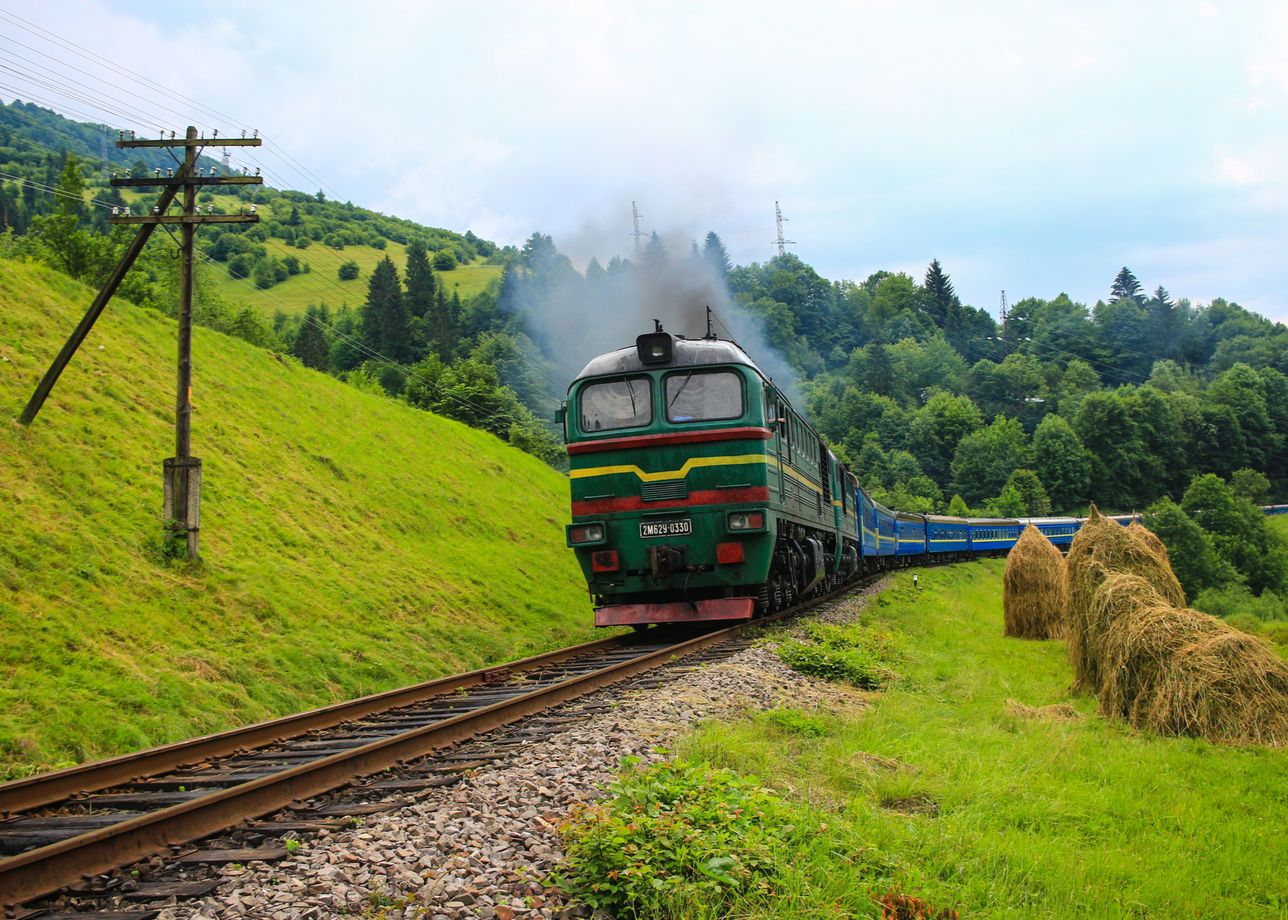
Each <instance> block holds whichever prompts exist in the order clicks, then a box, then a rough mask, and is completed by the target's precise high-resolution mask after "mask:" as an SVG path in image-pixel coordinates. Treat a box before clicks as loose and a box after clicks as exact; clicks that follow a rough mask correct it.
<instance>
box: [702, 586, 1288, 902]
mask: <svg viewBox="0 0 1288 920" xmlns="http://www.w3.org/2000/svg"><path fill="white" fill-rule="evenodd" d="M1002 567H1003V564H1002V562H1001V561H1000V560H996V561H989V562H984V563H971V564H966V565H962V566H955V567H952V568H943V569H934V570H930V571H927V572H923V573H921V578H920V581H921V585H922V590H920V591H916V592H914V591H913V590H912V589H911V587H910V576H908V575H900V576H898V579H897V582H896V587H895V588H894V589H892V590H889V591H887V592H885V593H884V594H883V595H881V596H880V598H879V599H877V601H876V602H875V603H874V604H873V605H872V606H871V607H870V608H868V610H867V611H866V612H865V614H864V617H863V619H864V623H865V624H867V625H870V626H875V627H878V628H879V629H881V630H888V631H895V632H896V633H897V634H899V635H900V637H901V639H900V645H901V647H902V648H903V649H904V652H905V654H906V660H905V661H904V662H903V664H902V670H903V672H904V676H903V679H902V681H900V682H899V683H897V684H896V685H895V686H893V687H892V688H891V689H889V690H887V691H885V692H883V693H881V694H879V695H877V696H874V698H873V707H872V708H871V709H870V710H868V711H864V712H860V713H856V714H853V715H852V716H851V717H848V718H841V719H828V720H826V721H820V722H817V723H815V724H821V725H824V726H826V728H827V729H828V730H827V733H826V734H823V735H822V736H821V737H812V735H813V734H815V733H814V732H809V733H802V732H798V731H793V730H791V729H790V727H789V726H787V725H786V724H785V722H784V720H782V719H773V718H767V717H760V718H756V719H751V720H748V721H746V722H744V723H742V724H738V725H734V726H729V725H720V726H710V727H708V728H706V729H705V730H702V731H700V732H698V733H697V734H696V735H695V736H694V737H692V738H691V739H690V740H689V741H688V742H687V743H686V744H685V745H683V747H682V749H681V751H680V752H679V753H680V754H681V755H682V756H688V757H695V758H698V759H700V760H703V761H706V762H708V763H710V764H712V765H715V766H719V767H731V768H733V769H734V770H736V771H737V772H739V773H741V774H754V775H757V776H759V777H760V778H761V779H762V780H763V781H765V782H767V783H768V784H769V785H771V786H772V787H774V788H776V789H778V790H780V791H781V792H783V793H784V794H785V795H786V796H787V797H788V798H789V799H792V800H796V801H805V802H810V803H814V804H816V805H819V806H820V807H821V814H816V817H815V820H817V821H822V822H826V823H827V825H828V827H829V830H827V831H825V832H820V833H821V834H823V835H824V837H825V839H828V840H831V841H833V842H834V845H833V846H831V847H820V846H812V847H811V848H807V849H802V850H801V851H800V852H799V853H797V854H785V858H786V859H787V860H788V861H789V864H790V866H791V868H790V869H788V870H787V872H788V876H789V877H788V880H787V882H786V885H785V886H784V887H783V888H782V889H781V890H780V891H779V893H778V895H777V896H776V897H775V898H774V899H773V900H772V902H770V904H771V905H772V906H766V907H764V908H757V909H755V910H752V911H749V912H748V913H746V914H739V916H749V917H750V916H765V917H768V916H773V917H779V918H786V917H801V918H805V917H821V916H829V917H830V916H837V917H839V916H877V915H878V914H879V909H878V908H877V907H876V906H875V903H874V902H873V900H872V898H873V897H874V896H878V895H880V894H882V893H884V892H886V891H888V890H889V889H890V888H891V887H893V886H896V885H899V886H902V889H903V890H904V891H905V892H908V893H909V894H913V895H917V896H919V897H922V898H924V899H925V900H926V901H928V902H929V903H930V904H933V905H934V906H935V907H937V908H939V907H952V908H955V909H957V910H959V911H960V915H961V916H962V917H963V918H965V917H970V918H972V920H974V918H986V917H1025V918H1031V917H1049V918H1068V917H1104V918H1125V917H1160V918H1161V917H1213V918H1216V917H1220V918H1245V917H1246V918H1265V917H1285V916H1288V883H1286V879H1288V876H1285V871H1284V867H1285V866H1288V837H1286V836H1285V835H1284V833H1283V829H1282V824H1283V816H1284V814H1285V813H1286V810H1288V793H1286V792H1285V790H1288V750H1272V749H1262V748H1242V749H1239V748H1228V747H1222V746H1218V745H1214V744H1209V743H1207V742H1203V741H1198V740H1193V739H1176V738H1160V737H1151V736H1146V735H1142V734H1140V733H1138V732H1135V731H1133V730H1131V729H1130V728H1129V727H1127V726H1126V725H1124V724H1123V723H1120V722H1111V721H1106V720H1104V719H1102V718H1101V717H1100V716H1098V715H1097V714H1096V707H1095V702H1094V700H1093V699H1091V698H1090V697H1072V698H1071V697H1069V695H1068V693H1067V690H1068V687H1069V685H1070V683H1071V674H1070V671H1069V666H1068V662H1067V659H1066V653H1065V644H1064V642H1063V641H1059V640H1051V641H1042V642H1035V641H1025V640H1019V639H1008V638H1005V637H1004V636H1003V634H1002V610H1001V576H1002ZM1012 701H1016V702H1018V703H1019V704H1022V705H1023V706H1025V707H1032V708H1036V707H1046V706H1050V705H1052V704H1060V703H1064V704H1071V705H1069V706H1068V707H1067V708H1068V709H1071V710H1072V711H1073V712H1075V713H1076V717H1075V718H1073V719H1071V720H1063V719H1061V718H1059V717H1058V714H1057V713H1050V714H1045V715H1044V714H1041V713H1038V714H1032V713H1031V712H1030V713H1029V714H1027V715H1026V714H1025V713H1026V710H1025V709H1023V708H1021V707H1017V706H1015V705H1014V704H1013V703H1012Z"/></svg>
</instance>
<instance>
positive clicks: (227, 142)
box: [116, 137, 264, 147]
mask: <svg viewBox="0 0 1288 920" xmlns="http://www.w3.org/2000/svg"><path fill="white" fill-rule="evenodd" d="M263 143H264V142H263V140H261V139H260V138H258V137H186V138H185V137H176V138H172V139H170V140H166V139H165V138H162V139H160V140H149V141H117V142H116V146H118V147H258V146H260V145H261V144H263Z"/></svg>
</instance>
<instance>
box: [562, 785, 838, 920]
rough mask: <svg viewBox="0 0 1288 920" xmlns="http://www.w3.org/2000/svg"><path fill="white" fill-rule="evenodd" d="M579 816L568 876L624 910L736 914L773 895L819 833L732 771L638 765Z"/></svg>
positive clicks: (568, 882) (624, 913) (585, 897)
mask: <svg viewBox="0 0 1288 920" xmlns="http://www.w3.org/2000/svg"><path fill="white" fill-rule="evenodd" d="M609 791H610V794H611V796H612V797H611V798H610V799H609V800H608V801H606V802H603V803H600V804H598V805H595V806H593V807H591V808H588V809H585V810H582V811H580V812H578V813H577V814H575V815H574V817H573V820H572V822H571V823H570V824H568V825H565V826H564V828H563V829H562V830H563V834H564V837H565V840H566V841H567V843H568V847H567V856H566V858H565V861H564V867H563V873H565V874H564V875H563V876H562V877H560V878H559V879H558V881H559V883H560V884H561V885H563V886H564V887H566V888H568V889H569V891H570V892H571V893H572V894H573V895H575V896H576V897H578V898H580V899H581V900H582V901H584V902H586V903H587V904H589V905H590V906H591V907H594V908H596V909H598V910H602V911H606V912H608V913H610V914H612V915H614V916H618V917H642V916H683V917H696V916H713V917H723V916H730V915H732V914H733V913H735V911H733V910H732V908H733V907H734V905H736V904H739V903H741V902H745V901H747V900H755V901H765V900H768V898H769V897H771V896H772V895H773V894H774V893H775V892H776V891H777V889H778V887H779V885H780V883H781V882H782V881H783V878H784V875H783V873H784V872H785V871H788V870H790V868H791V866H792V864H793V862H794V860H793V859H792V858H791V853H792V851H793V850H796V849H799V848H801V847H803V846H805V845H806V844H807V843H808V842H809V841H810V840H811V839H812V838H814V836H815V834H816V828H815V827H814V826H813V824H812V821H811V820H810V819H809V816H808V815H806V814H803V813H800V812H799V811H797V810H796V809H794V808H792V807H791V806H790V805H788V804H787V803H785V802H783V801H782V800H781V799H779V798H778V797H777V796H776V795H774V793H772V792H770V791H769V790H768V789H765V788H763V787H761V786H759V785H758V784H756V783H754V782H752V781H751V780H748V779H744V778H742V777H739V776H737V775H736V774H734V773H732V772H731V771H729V770H713V769H710V768H708V767H705V766H701V765H697V764H691V763H675V764H672V763H663V764H658V765H656V766H654V767H651V768H649V769H646V770H630V771H628V772H627V773H625V774H624V775H623V776H622V778H621V779H619V780H618V782H617V783H616V784H615V785H614V786H613V787H612V788H611V789H610V790H609Z"/></svg>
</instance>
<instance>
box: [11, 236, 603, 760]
mask: <svg viewBox="0 0 1288 920" xmlns="http://www.w3.org/2000/svg"><path fill="white" fill-rule="evenodd" d="M92 296H93V292H92V291H91V290H89V289H88V288H85V287H83V286H81V285H79V284H76V283H74V282H71V281H69V280H68V279H67V278H65V277H64V276H62V275H59V274H57V273H55V272H52V271H49V270H47V269H45V268H43V267H39V266H33V265H26V264H18V263H14V262H10V261H5V260H0V300H2V301H3V302H4V304H5V308H4V310H2V311H0V675H3V679H2V680H0V777H4V776H13V775H18V774H21V773H24V772H30V771H33V770H36V769H43V768H49V767H53V766H56V765H59V764H64V763H67V762H71V761H80V760H85V759H90V758H96V757H100V756H104V755H109V754H113V753H118V752H121V751H124V750H128V749H132V748H139V747H144V746H148V745H154V744H160V743H163V742H167V741H172V740H176V739H179V738H183V737H188V736H191V735H193V734H197V733H201V732H208V731H213V730H217V729H220V728H224V727H227V726H230V725H233V724H240V723H245V722H248V721H253V720H258V719H263V718H266V717H269V716H273V715H277V714H282V713H286V712H291V711H295V710H299V709H301V708H304V707H308V706H314V705H320V704H324V703H327V702H330V701H333V700H337V699H342V698H348V697H351V696H355V695H358V694H362V693H369V692H373V691H376V690H380V689H383V688H387V687H391V686H396V685H401V684H404V683H409V682H413V681H419V680H424V679H427V678H430V677H433V676H435V675H441V674H445V673H450V672H453V671H457V670H460V669H464V668H470V667H474V666H477V665H480V664H483V663H485V662H489V661H496V660H501V659H504V658H508V657H511V656H514V655H517V654H521V653H524V652H528V651H531V650H534V649H537V648H545V647H551V646H555V645H557V644H562V643H565V642H568V641H572V640H578V639H583V638H586V637H588V636H589V635H590V633H591V629H590V627H588V625H587V624H588V623H589V621H590V617H589V605H588V603H587V600H586V594H585V589H584V585H583V583H582V582H581V579H580V575H579V573H578V571H577V569H576V566H575V565H574V563H573V559H572V556H571V554H570V553H569V552H568V551H567V550H566V549H565V548H564V535H563V522H564V521H565V520H566V515H567V510H566V504H567V484H566V480H565V479H564V478H563V477H562V476H561V475H560V474H558V473H556V472H554V471H552V470H551V469H550V468H549V467H547V466H545V465H544V464H542V463H541V462H540V461H538V460H536V459H534V458H533V457H530V456H528V455H526V454H523V453H520V452H519V451H516V450H513V449H510V448H508V447H506V446H505V445H503V444H502V443H501V442H500V441H498V440H496V439H495V438H494V437H492V436H491V435H488V434H485V433H482V432H479V431H476V430H473V429H470V428H467V427H465V426H463V425H460V424H457V423H455V422H451V421H448V420H444V419H441V418H438V417H436V416H433V415H430V414H428V413H425V412H420V411H417V410H414V409H411V408H409V407H407V406H405V405H403V404H400V403H397V402H394V401H392V400H388V399H382V398H378V397H373V396H370V395H366V394H363V393H361V392H358V391H357V390H355V389H353V388H351V387H348V386H346V385H344V384H342V383H340V382H338V381H336V380H334V379H332V378H330V377H327V376H325V375H323V374H320V373H316V372H314V371H311V370H308V369H305V368H302V367H301V366H299V365H298V364H297V363H295V362H293V361H290V360H288V359H285V358H280V357H277V356H274V355H272V354H269V353H267V352H264V351H262V350H260V349H256V348H254V347H251V346H249V345H247V344H245V343H243V342H241V341H239V340H236V339H232V338H228V337H225V336H221V335H219V334H217V333H213V332H210V331H208V330H203V329H197V330H196V333H195V336H194V345H193V353H194V365H195V374H194V386H193V394H192V398H193V404H194V413H193V425H192V430H193V453H194V454H195V455H197V456H200V457H202V458H203V461H204V470H203V475H204V488H203V498H202V536H201V543H202V556H203V561H202V563H201V564H199V565H195V566H189V565H187V564H180V563H174V562H170V561H167V560H166V559H165V558H164V556H163V554H162V552H161V541H160V533H161V503H162V479H161V463H162V460H163V459H164V458H165V457H167V456H170V455H172V454H173V451H174V445H173V393H172V390H173V387H174V364H175V356H174V354H175V345H174V339H175V329H174V324H173V323H172V322H171V321H170V320H168V319H166V318H165V317H163V316H161V315H159V314H157V313H155V312H151V311H147V310H141V309H137V308H135V307H133V306H131V305H129V304H126V303H123V302H114V303H113V304H111V305H110V307H109V308H108V310H107V311H106V313H105V314H104V315H103V317H102V318H101V319H100V321H99V324H98V326H97V327H96V328H95V330H94V332H93V333H92V334H91V336H90V338H89V340H88V341H87V342H86V343H85V345H84V346H83V348H82V350H81V352H80V353H79V354H78V355H77V356H76V358H75V359H74V360H73V361H72V363H71V365H70V367H69V368H68V370H67V371H66V372H65V374H64V375H63V378H62V380H61V381H60V382H59V384H58V386H57V387H56V388H55V390H54V392H53V394H52V396H51V398H50V400H49V402H48V403H46V405H45V408H44V410H43V412H42V414H41V415H40V416H39V417H38V418H37V419H36V420H35V422H34V423H33V424H32V425H31V426H30V428H26V429H25V428H22V427H21V426H19V425H18V424H17V422H16V421H14V419H16V417H17V415H18V414H19V413H20V411H21V409H22V407H23V405H24V404H25V402H26V400H27V398H28V397H29V396H30V393H31V391H32V389H33V387H34V386H35V383H36V381H37V380H38V379H39V377H40V376H41V374H43V373H44V371H45V368H46V367H47V366H48V364H49V361H50V360H51V358H52V356H53V355H54V354H55V353H56V352H57V350H58V348H59V347H60V346H61V344H62V342H63V341H64V339H65V338H66V335H67V334H68V332H69V331H70V330H71V329H72V327H73V326H74V325H75V323H76V322H77V321H78V319H79V317H80V316H81V314H82V313H83V311H84V309H85V307H86V306H87V305H88V304H89V302H90V300H91V299H92Z"/></svg>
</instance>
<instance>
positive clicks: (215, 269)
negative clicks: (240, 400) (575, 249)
mask: <svg viewBox="0 0 1288 920" xmlns="http://www.w3.org/2000/svg"><path fill="white" fill-rule="evenodd" d="M125 197H126V199H127V200H130V201H135V200H137V199H138V198H139V197H140V196H139V195H138V194H127V195H126V196H125ZM199 202H200V204H201V206H203V207H204V206H206V205H214V206H216V207H218V208H220V209H221V210H222V211H224V212H225V213H228V214H237V213H244V212H246V211H247V210H248V209H249V207H250V206H249V205H248V204H247V203H246V202H244V201H242V200H241V199H239V198H237V197H236V196H235V195H214V194H209V193H203V194H202V195H201V196H200V198H199ZM282 204H289V202H282ZM288 210H289V208H288ZM273 212H274V206H273V205H271V204H261V205H256V213H257V214H258V215H259V216H260V219H261V220H268V219H270V218H272V217H273V216H274V213H273ZM282 216H283V217H284V216H285V215H282ZM198 241H199V242H200V232H199V233H198ZM260 245H262V246H263V247H264V248H265V249H266V250H267V251H268V254H269V255H270V256H275V257H276V258H278V259H282V258H285V257H286V256H294V257H295V258H297V259H299V260H300V262H301V264H303V263H305V262H307V263H308V265H309V271H308V272H302V273H301V274H298V275H292V276H291V277H289V278H287V279H286V280H285V281H282V282H280V283H278V284H275V285H273V286H272V287H271V288H266V289H262V290H261V289H260V288H258V287H256V286H255V282H254V281H253V280H251V279H250V278H240V279H238V278H232V277H231V276H229V274H228V265H227V263H221V262H214V261H211V262H210V263H209V264H210V267H211V269H212V271H211V273H210V277H211V278H212V279H213V280H214V281H215V290H216V291H217V292H218V293H219V295H220V296H222V297H224V298H226V299H227V300H229V301H231V302H233V303H237V304H242V305H246V306H250V307H252V308H253V309H255V310H257V311H259V312H260V313H262V314H263V315H265V316H270V317H271V316H272V315H273V314H274V313H276V312H278V311H279V310H280V311H281V312H283V313H286V314H288V315H291V316H294V315H296V314H300V313H303V312H304V311H305V310H306V309H308V307H310V306H320V305H322V304H326V305H327V306H328V307H330V308H331V309H332V310H335V309H338V308H340V307H342V306H344V305H346V304H347V305H348V306H350V307H353V308H354V309H357V308H358V307H360V306H361V305H362V304H363V303H364V302H365V301H366V299H367V283H368V282H369V281H370V279H371V272H372V270H373V269H375V267H376V263H378V262H379V261H380V260H381V259H383V258H385V256H388V257H389V258H390V259H392V260H393V263H394V265H395V266H397V268H398V274H399V277H401V276H402V275H403V274H404V272H405V269H406V264H407V256H406V254H405V253H404V252H403V247H402V246H401V245H399V244H398V243H395V242H393V241H389V242H388V243H387V245H386V247H385V248H384V249H376V248H375V247H373V246H345V247H344V248H343V249H333V248H332V247H330V246H328V245H326V244H325V243H321V242H313V243H312V244H311V245H310V246H309V247H308V248H307V249H297V248H295V247H294V246H288V245H287V244H286V242H285V241H283V240H280V239H276V238H271V239H268V240H265V241H263V242H262V243H261V244H260ZM431 255H432V254H431ZM345 262H355V263H357V265H358V271H359V275H358V277H357V278H354V279H352V280H349V281H341V280H340V278H339V271H340V266H341V265H343V264H344V263H345ZM435 274H436V275H437V277H438V279H439V281H440V283H441V284H442V285H443V288H444V291H445V292H446V294H447V296H448V297H451V295H452V292H453V291H455V292H456V293H457V294H459V295H460V297H461V299H462V300H465V299H466V298H468V297H473V296H474V295H475V294H478V293H481V292H482V291H484V290H486V289H487V286H488V285H489V284H491V283H492V282H493V281H494V280H497V279H499V278H500V277H501V266H499V265H487V264H485V263H483V262H482V261H475V262H473V263H471V264H468V265H458V266H457V267H456V268H454V269H451V270H450V271H442V272H435Z"/></svg>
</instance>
